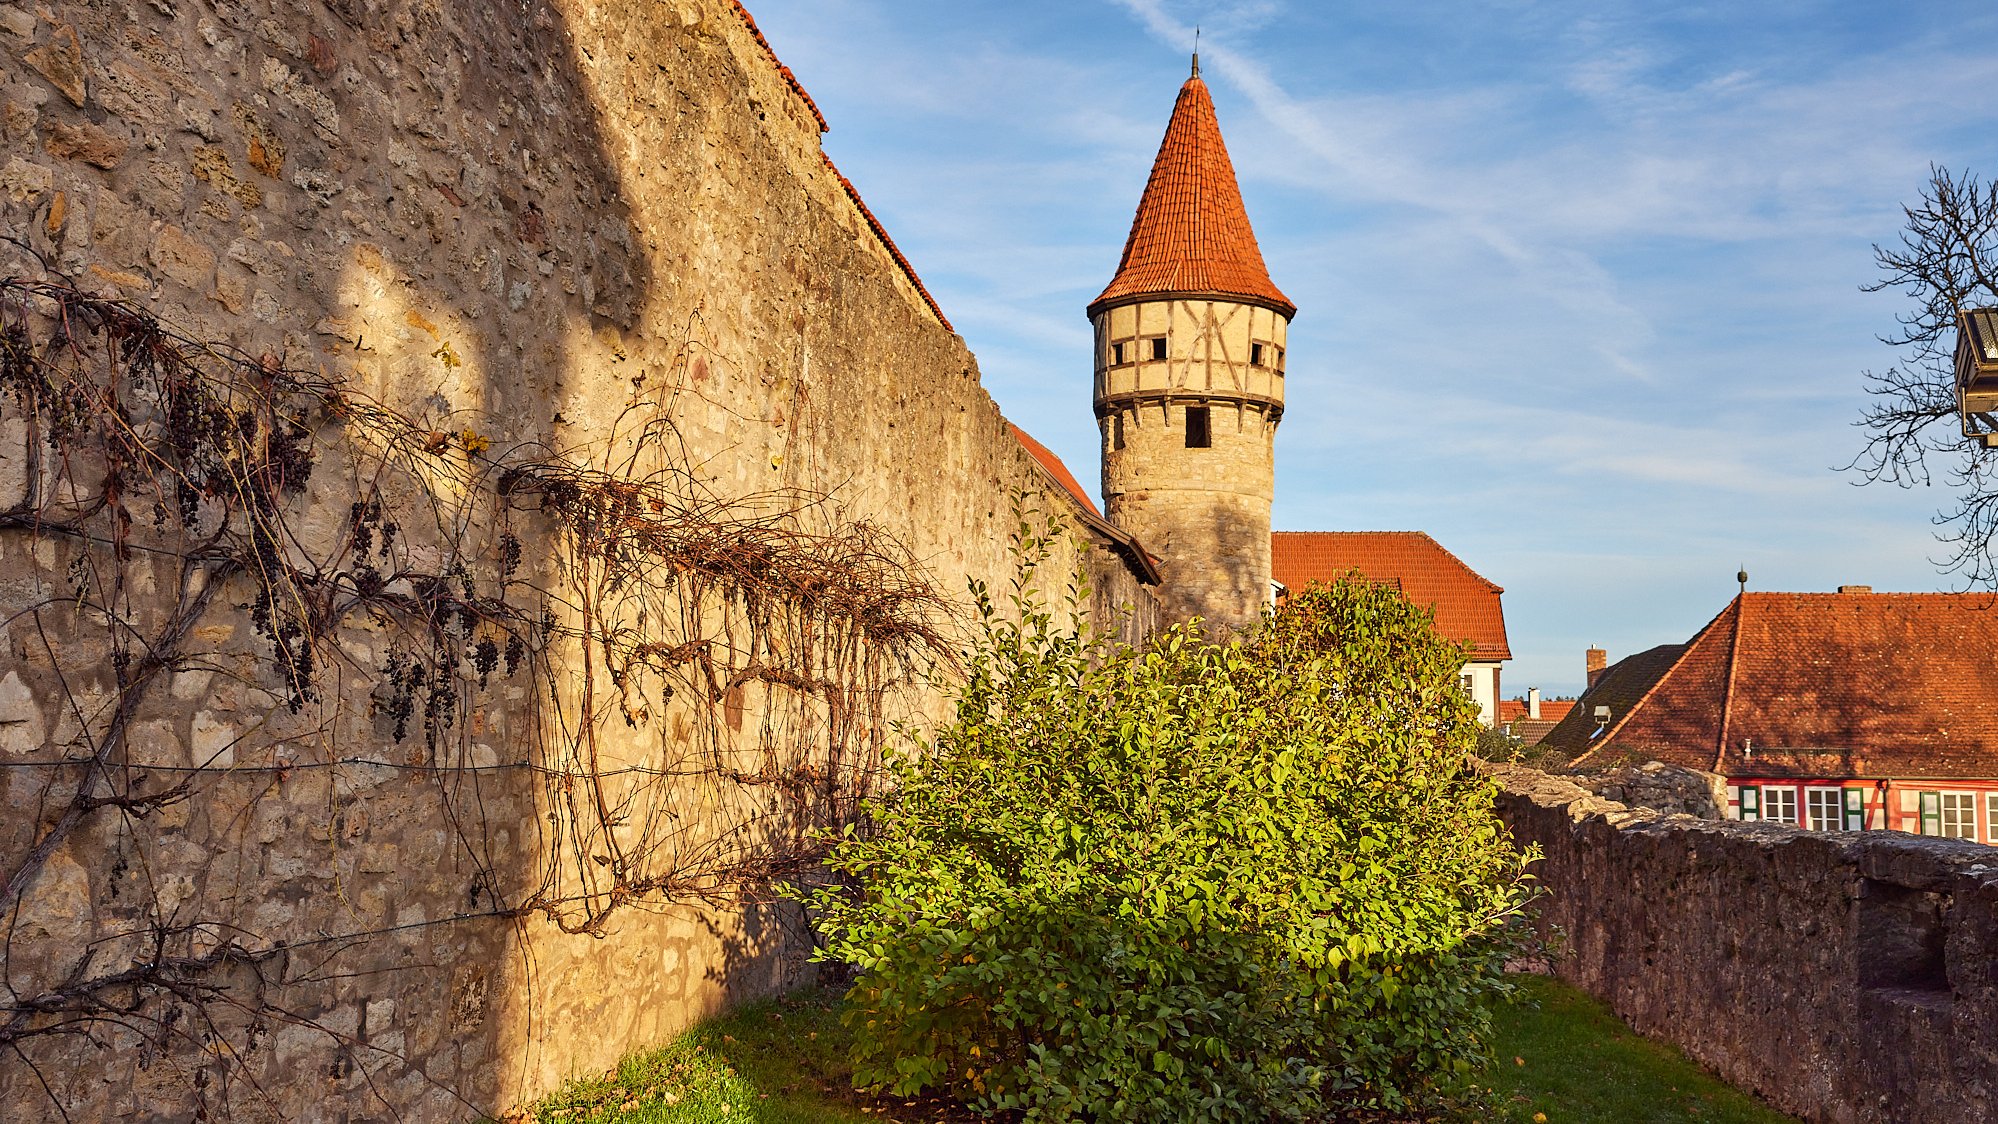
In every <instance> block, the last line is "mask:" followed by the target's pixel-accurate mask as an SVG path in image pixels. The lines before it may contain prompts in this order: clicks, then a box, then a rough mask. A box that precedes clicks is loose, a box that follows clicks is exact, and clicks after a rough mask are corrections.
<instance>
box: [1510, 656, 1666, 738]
mask: <svg viewBox="0 0 1998 1124" xmlns="http://www.w3.org/2000/svg"><path fill="white" fill-rule="evenodd" d="M1685 651H1686V645H1684V644H1660V645H1658V646H1657V647H1656V648H1647V649H1646V650H1644V651H1642V652H1639V653H1637V654H1636V655H1634V656H1627V657H1625V658H1623V659H1620V660H1618V661H1617V662H1615V663H1613V664H1611V665H1609V666H1608V667H1607V668H1604V669H1603V673H1602V675H1600V676H1599V677H1597V679H1596V681H1595V684H1594V685H1593V686H1591V687H1590V688H1589V689H1588V690H1587V691H1584V692H1583V693H1582V698H1581V700H1580V701H1579V702H1577V703H1575V705H1574V706H1573V707H1572V708H1571V709H1570V710H1569V711H1568V713H1566V714H1564V715H1562V716H1561V721H1560V722H1558V723H1556V724H1555V726H1554V728H1553V729H1552V730H1549V731H1548V732H1547V736H1546V737H1544V738H1542V739H1541V741H1542V742H1543V743H1544V744H1546V745H1551V746H1554V747H1556V748H1559V749H1565V750H1567V751H1568V752H1570V753H1583V752H1586V751H1587V750H1589V749H1591V748H1593V746H1592V743H1593V742H1594V741H1595V740H1596V739H1595V733H1596V729H1597V724H1596V718H1595V712H1596V708H1597V707H1599V706H1606V707H1609V710H1610V722H1611V723H1612V724H1614V723H1615V722H1617V721H1619V720H1620V719H1622V718H1623V717H1624V716H1625V715H1628V714H1629V713H1630V712H1631V710H1632V708H1634V707H1636V705H1637V704H1638V702H1639V701H1641V700H1642V699H1643V698H1644V697H1645V696H1646V695H1648V694H1650V693H1651V689H1652V688H1653V687H1655V686H1657V685H1658V681H1659V680H1660V679H1662V678H1664V677H1665V673H1666V672H1668V671H1671V670H1672V665H1674V664H1676V663H1678V662H1679V657H1680V655H1682V654H1684V652H1685ZM1602 728H1603V729H1604V730H1607V729H1609V727H1607V726H1605V727H1602Z"/></svg>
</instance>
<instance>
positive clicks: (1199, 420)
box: [1186, 406, 1212, 449]
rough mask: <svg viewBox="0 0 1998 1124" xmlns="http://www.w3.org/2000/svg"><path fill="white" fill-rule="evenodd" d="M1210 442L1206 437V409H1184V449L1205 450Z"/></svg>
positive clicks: (1198, 407) (1189, 407)
mask: <svg viewBox="0 0 1998 1124" xmlns="http://www.w3.org/2000/svg"><path fill="white" fill-rule="evenodd" d="M1210 444H1212V442H1211V441H1209V440H1208V435H1207V407H1205V406H1188V407H1187V408H1186V447H1187V448H1189V449H1205V448H1207V447H1208V446H1209V445H1210Z"/></svg>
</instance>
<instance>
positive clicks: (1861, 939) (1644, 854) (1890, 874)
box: [1499, 767, 1998, 1124]
mask: <svg viewBox="0 0 1998 1124" xmlns="http://www.w3.org/2000/svg"><path fill="white" fill-rule="evenodd" d="M1499 772H1500V776H1501V780H1502V783H1503V785H1504V790H1505V791H1504V794H1503V795H1502V796H1501V799H1500V802H1499V811H1500V814H1501V816H1502V817H1503V818H1504V819H1505V821H1506V823H1507V824H1508V825H1509V826H1510V827H1511V828H1512V831H1513V833H1514V836H1515V837H1516V838H1517V839H1518V841H1519V843H1520V844H1521V845H1522V846H1528V845H1532V846H1538V847H1539V848H1540V850H1541V852H1542V856H1543V857H1542V858H1541V860H1540V862H1539V863H1538V864H1536V865H1535V867H1534V868H1533V870H1534V873H1535V875H1536V876H1537V877H1538V878H1539V880H1540V882H1541V883H1542V885H1543V886H1544V887H1545V888H1546V890H1547V896H1546V897H1545V898H1544V899H1542V901H1541V905H1540V908H1541V923H1542V925H1543V927H1544V928H1546V929H1547V930H1549V931H1550V932H1552V933H1556V934H1558V935H1557V936H1556V938H1555V939H1556V941H1557V942H1558V945H1559V951H1558V952H1557V956H1556V959H1555V970H1556V972H1557V973H1559V974H1560V975H1562V976H1564V977H1566V978H1567V979H1569V980H1571V981H1573V982H1574V983H1576V984H1578V985H1580V986H1581V987H1583V988H1585V989H1587V990H1588V991H1590V992H1591V993H1593V994H1595V995H1596V996H1598V997H1600V998H1602V999H1603V1000H1605V1001H1606V1002H1608V1003H1609V1004H1610V1006H1611V1007H1612V1008H1613V1009H1614V1010H1615V1011H1616V1013H1617V1014H1618V1015H1619V1016H1620V1017H1622V1018H1623V1019H1624V1020H1625V1021H1626V1022H1628V1023H1629V1024H1630V1025H1631V1026H1632V1027H1634V1028H1636V1029H1637V1030H1638V1031H1640V1032H1642V1033H1644V1034H1647V1035H1651V1036H1653V1037H1656V1038H1661V1039H1665V1040H1667V1041H1670V1042H1673V1043H1676V1044H1677V1045H1679V1046H1680V1047H1681V1048H1683V1049H1684V1050H1685V1051H1686V1052H1687V1053H1688V1054H1689V1055H1691V1056H1692V1057H1693V1058H1695V1059H1696V1060H1698V1061H1699V1062H1701V1063H1702V1064H1704V1065H1706V1066H1707V1067H1709V1068H1710V1069H1712V1070H1714V1071H1715V1072H1717V1073H1719V1074H1720V1075H1721V1076H1722V1077H1724V1078H1726V1079H1727V1080H1728V1081H1730V1082H1732V1083H1734V1084H1735V1085H1737V1086H1739V1087H1741V1088H1743V1089H1747V1090H1749V1091H1751V1092H1754V1093H1755V1094H1757V1095H1758V1096H1760V1097H1762V1098H1763V1099H1765V1100H1767V1101H1768V1102H1770V1103H1771V1104H1773V1105H1775V1106H1776V1107H1778V1108H1780V1109H1782V1110H1784V1111H1786V1112H1789V1113H1793V1114H1795V1115H1797V1116H1799V1117H1802V1118H1803V1119H1805V1120H1809V1121H1814V1122H1816V1121H1824V1122H1832V1124H1849V1122H1858V1121H1894V1122H1896V1124H1926V1122H1931V1121H1933V1122H1938V1124H1940V1122H1943V1121H1992V1120H1998V1020H1994V1019H1993V1018H1992V1017H1991V1013H1992V1012H1993V1011H1994V1010H1998V849H1993V848H1990V847H1985V846H1981V845H1978V844H1973V843H1961V842H1956V841H1947V840H1937V839H1923V838H1919V837H1914V836H1908V835H1902V834H1898V833H1888V832H1864V833H1823V832H1808V831H1800V830H1797V829H1795V828H1790V827H1786V826H1783V825H1779V824H1754V823H1746V824H1745V823H1730V822H1713V821H1703V820H1697V819H1693V818H1690V817H1685V816H1663V815H1660V814H1657V813H1654V812H1649V811H1636V810H1631V809H1628V808H1626V807H1624V806H1623V805H1620V804H1614V803H1611V802H1609V801H1606V800H1603V799H1601V798H1599V797H1595V796H1591V795H1589V794H1588V793H1586V792H1584V791H1582V790H1581V789H1580V788H1577V787H1576V786H1575V785H1573V784H1572V783H1570V782H1568V781H1567V780H1566V779H1564V778H1558V777H1550V776H1548V775H1546V774H1543V773H1539V772H1537V771H1534V770H1531V769H1524V768H1518V767H1501V768H1500V770H1499Z"/></svg>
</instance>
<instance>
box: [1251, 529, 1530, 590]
mask: <svg viewBox="0 0 1998 1124" xmlns="http://www.w3.org/2000/svg"><path fill="white" fill-rule="evenodd" d="M1270 534H1271V535H1272V536H1275V535H1408V536H1410V537H1412V538H1418V539H1423V540H1426V541H1427V542H1428V543H1429V545H1430V546H1433V547H1435V548H1436V550H1437V552H1438V553H1440V554H1442V555H1443V556H1444V557H1445V558H1448V559H1449V560H1450V561H1452V562H1455V563H1456V564H1457V565H1459V566H1462V567H1463V568H1464V572H1465V573H1468V574H1470V575H1471V576H1472V577H1474V578H1476V579H1478V580H1479V581H1481V582H1483V583H1485V584H1486V585H1488V586H1490V587H1491V590H1492V592H1493V593H1504V592H1505V587H1504V586H1502V585H1500V584H1498V583H1497V582H1495V581H1493V580H1492V579H1490V578H1488V577H1486V576H1484V575H1483V574H1481V573H1479V572H1478V571H1477V570H1475V569H1473V568H1472V566H1471V564H1470V563H1469V562H1466V561H1464V560H1463V559H1462V558H1459V557H1458V556H1457V552H1456V551H1453V550H1451V549H1450V548H1449V547H1447V546H1444V545H1443V544H1442V543H1441V542H1440V541H1438V540H1437V538H1436V536H1435V535H1432V534H1430V533H1429V532H1428V531H1271V532H1270Z"/></svg>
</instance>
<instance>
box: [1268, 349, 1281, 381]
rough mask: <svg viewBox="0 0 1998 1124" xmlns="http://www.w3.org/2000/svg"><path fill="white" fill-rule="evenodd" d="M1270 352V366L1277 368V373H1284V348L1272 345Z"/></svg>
mask: <svg viewBox="0 0 1998 1124" xmlns="http://www.w3.org/2000/svg"><path fill="white" fill-rule="evenodd" d="M1270 352H1271V356H1270V366H1271V367H1274V368H1275V369H1276V373H1277V374H1279V375H1281V374H1283V348H1280V347H1277V346H1275V345H1272V346H1271V347H1270Z"/></svg>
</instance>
